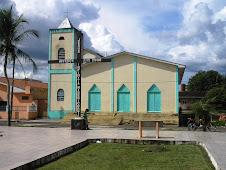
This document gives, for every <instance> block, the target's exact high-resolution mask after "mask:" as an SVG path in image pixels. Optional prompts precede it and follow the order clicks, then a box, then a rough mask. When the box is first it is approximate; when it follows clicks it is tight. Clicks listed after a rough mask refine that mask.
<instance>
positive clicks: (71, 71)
mask: <svg viewBox="0 0 226 170" xmlns="http://www.w3.org/2000/svg"><path fill="white" fill-rule="evenodd" d="M50 73H57V74H58V73H59V74H60V73H71V74H72V73H73V70H50Z"/></svg>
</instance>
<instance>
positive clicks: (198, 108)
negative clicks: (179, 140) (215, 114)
mask: <svg viewBox="0 0 226 170" xmlns="http://www.w3.org/2000/svg"><path fill="white" fill-rule="evenodd" d="M191 109H192V112H193V113H194V114H195V118H196V121H197V120H198V119H202V120H203V130H204V131H206V126H207V124H208V123H209V122H210V113H209V109H208V107H207V105H206V104H203V103H202V102H201V101H199V102H197V103H194V104H192V105H191Z"/></svg>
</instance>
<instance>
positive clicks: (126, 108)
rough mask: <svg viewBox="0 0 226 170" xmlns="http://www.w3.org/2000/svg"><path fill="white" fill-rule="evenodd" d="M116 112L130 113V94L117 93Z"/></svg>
mask: <svg viewBox="0 0 226 170" xmlns="http://www.w3.org/2000/svg"><path fill="white" fill-rule="evenodd" d="M117 105H118V108H117V111H118V112H130V93H128V92H119V93H118V99H117Z"/></svg>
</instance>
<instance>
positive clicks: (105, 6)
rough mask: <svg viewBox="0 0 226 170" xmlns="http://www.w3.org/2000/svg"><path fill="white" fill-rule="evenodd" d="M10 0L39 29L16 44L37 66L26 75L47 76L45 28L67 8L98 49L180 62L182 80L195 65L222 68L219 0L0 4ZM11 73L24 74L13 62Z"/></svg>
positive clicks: (224, 5) (222, 7) (225, 11)
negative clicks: (37, 34)
mask: <svg viewBox="0 0 226 170" xmlns="http://www.w3.org/2000/svg"><path fill="white" fill-rule="evenodd" d="M10 4H14V7H15V10H16V11H17V14H22V13H23V14H24V17H25V18H26V19H27V20H28V21H30V23H29V28H35V29H37V30H39V31H40V35H41V38H40V39H39V40H36V39H30V40H27V41H26V42H25V43H24V44H22V46H21V48H22V49H23V50H24V51H26V52H27V53H29V54H30V55H31V56H32V57H33V58H34V59H35V61H36V62H37V63H38V66H39V72H38V73H37V74H33V73H32V71H31V69H30V68H29V66H27V67H26V77H29V78H34V79H40V80H43V81H45V82H47V80H48V77H47V73H48V65H47V60H48V31H49V29H52V28H57V27H58V26H59V25H60V23H61V22H62V21H63V20H64V19H65V17H66V14H65V13H64V12H65V11H67V9H68V10H69V11H70V13H69V19H70V20H71V22H72V23H73V25H74V26H75V27H76V28H78V29H81V30H82V31H83V32H84V35H85V47H87V48H90V49H92V50H95V51H97V52H99V53H102V54H104V53H105V52H107V54H109V55H110V54H114V53H117V52H120V51H123V50H126V51H128V52H133V53H138V54H142V55H146V56H150V57H155V58H159V59H162V60H167V61H171V62H176V63H180V64H184V65H186V71H185V74H184V77H183V83H187V82H188V79H189V78H190V77H191V76H192V75H194V74H195V73H196V71H198V70H205V71H207V70H211V69H213V70H217V71H219V72H220V73H221V74H226V67H225V66H226V56H225V55H226V39H225V38H226V37H225V36H226V1H225V0H165V1H160V0H139V1H137V0H123V1H121V0H111V1H106V0H1V1H0V9H2V8H5V7H8V6H9V5H10ZM43 4H44V5H43ZM9 73H11V69H9ZM0 76H3V66H2V65H0ZM16 77H17V78H23V77H24V73H23V72H22V70H21V69H19V67H18V68H17V72H16Z"/></svg>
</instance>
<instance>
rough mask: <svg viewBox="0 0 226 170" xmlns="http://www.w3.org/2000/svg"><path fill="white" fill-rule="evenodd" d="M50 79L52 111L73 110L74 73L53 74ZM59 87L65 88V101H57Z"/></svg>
mask: <svg viewBox="0 0 226 170" xmlns="http://www.w3.org/2000/svg"><path fill="white" fill-rule="evenodd" d="M50 79H51V84H50V111H71V98H72V97H71V95H72V91H71V89H72V83H71V82H72V75H71V74H51V75H50ZM59 89H63V90H64V101H57V91H58V90H59Z"/></svg>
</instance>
